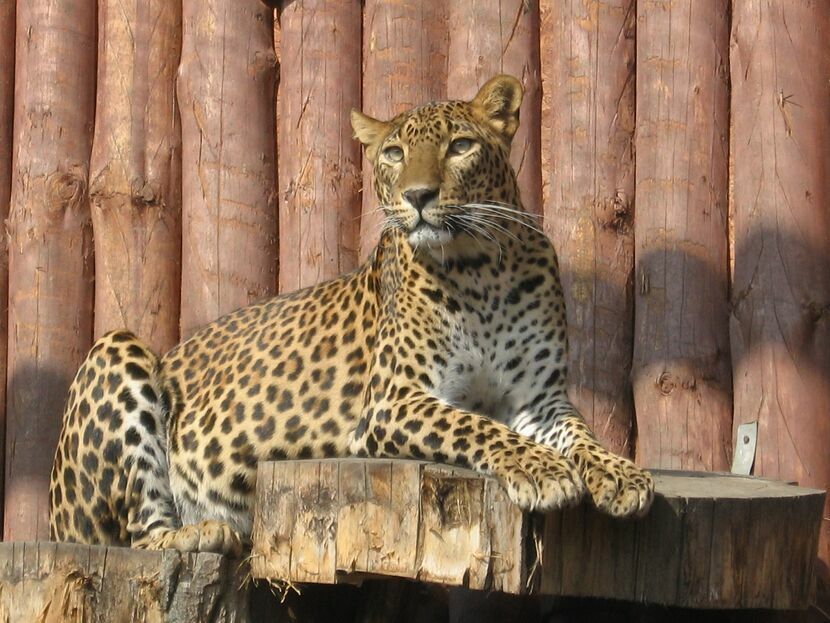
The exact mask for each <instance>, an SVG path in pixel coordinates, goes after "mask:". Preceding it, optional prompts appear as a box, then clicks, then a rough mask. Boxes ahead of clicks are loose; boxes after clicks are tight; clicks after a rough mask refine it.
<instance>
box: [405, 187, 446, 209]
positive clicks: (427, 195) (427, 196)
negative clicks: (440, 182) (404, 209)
mask: <svg viewBox="0 0 830 623" xmlns="http://www.w3.org/2000/svg"><path fill="white" fill-rule="evenodd" d="M401 195H402V196H403V198H404V199H406V200H407V201H408V202H409V205H411V206H412V207H413V208H415V209H416V210H418V214H420V213H421V210H423V209H424V208H425V207H426V206H427V205H429V202H430V201H433V200H434V199H437V198H438V189H437V188H412V189H410V190H406V191H404V192H402V193H401Z"/></svg>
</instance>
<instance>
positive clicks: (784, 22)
mask: <svg viewBox="0 0 830 623" xmlns="http://www.w3.org/2000/svg"><path fill="white" fill-rule="evenodd" d="M732 5H733V10H732V45H731V47H730V51H731V55H730V69H731V77H732V86H731V88H732V91H731V92H732V119H733V123H732V141H731V142H732V152H733V153H732V161H733V163H732V178H731V184H732V187H733V192H732V202H731V208H732V212H733V218H734V233H735V253H734V255H735V275H734V283H733V286H732V301H731V303H732V310H733V311H732V316H731V325H730V338H731V346H732V366H733V369H734V372H733V376H734V379H735V389H734V391H735V397H734V410H735V418H734V424H735V426H738V425H740V424H744V423H747V422H757V423H758V443H757V449H756V455H755V470H754V473H756V474H760V475H765V476H769V477H773V478H781V479H786V480H794V481H797V482H799V483H802V484H805V485H810V486H819V487H823V486H826V485H827V483H828V482H830V453H828V452H827V447H828V444H830V418H827V416H826V414H827V413H828V412H830V384H828V382H827V379H828V377H830V323H828V322H827V313H826V310H827V309H828V305H830V280H828V279H827V278H825V276H826V275H827V274H828V273H830V213H829V212H828V210H827V209H826V206H827V205H828V203H830V176H828V175H827V164H826V163H827V145H828V144H830V116H828V115H827V114H826V112H827V80H826V76H828V75H830V48H828V46H827V41H828V38H830V4H828V3H827V2H778V3H769V2H761V1H759V0H736V1H735V2H733V3H732ZM759 388H763V391H760V390H759ZM824 515H825V517H830V506H828V507H827V509H826V510H825V513H824ZM819 555H820V558H821V560H822V564H821V565H819V569H820V571H819V573H820V578H821V580H822V582H823V584H824V587H825V590H824V591H820V592H824V593H826V594H828V595H830V593H828V592H827V591H830V571H828V569H830V520H828V519H825V521H824V522H823V524H822V532H821V545H820V551H819ZM821 607H822V608H823V609H825V610H826V609H827V608H828V607H830V598H827V599H826V601H825V602H823V603H822V604H821Z"/></svg>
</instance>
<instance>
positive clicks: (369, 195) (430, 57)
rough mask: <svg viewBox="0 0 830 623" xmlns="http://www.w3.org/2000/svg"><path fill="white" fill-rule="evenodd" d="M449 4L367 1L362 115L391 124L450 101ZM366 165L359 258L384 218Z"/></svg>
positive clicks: (429, 0) (425, 0)
mask: <svg viewBox="0 0 830 623" xmlns="http://www.w3.org/2000/svg"><path fill="white" fill-rule="evenodd" d="M447 36H448V35H447V7H446V2H445V0H365V2H364V3H363V111H364V112H366V113H367V114H369V115H372V116H373V117H376V118H378V119H391V118H392V117H394V116H395V115H397V114H398V113H400V112H403V111H405V110H408V109H409V108H412V107H414V106H418V105H420V104H424V103H426V102H429V101H434V100H443V99H446V98H447V45H448V40H447ZM371 180H372V169H371V166H370V165H369V163H368V162H366V161H365V160H364V165H363V217H362V218H361V221H360V257H361V259H362V258H365V257H366V256H367V255H368V254H369V253H370V252H371V251H372V249H373V248H374V246H375V244H377V240H378V235H379V234H380V229H379V224H380V222H381V215H380V213H379V212H378V211H377V200H376V199H375V194H374V192H373V191H372V183H371Z"/></svg>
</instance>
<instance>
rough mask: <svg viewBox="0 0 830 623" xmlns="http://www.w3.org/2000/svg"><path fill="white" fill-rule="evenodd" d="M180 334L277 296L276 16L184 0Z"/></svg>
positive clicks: (255, 4)
mask: <svg viewBox="0 0 830 623" xmlns="http://www.w3.org/2000/svg"><path fill="white" fill-rule="evenodd" d="M182 10H183V20H184V22H183V33H182V37H183V38H182V59H181V66H180V68H179V77H178V81H177V93H178V98H179V109H180V111H181V122H182V161H183V162H184V163H187V164H186V166H184V167H183V168H182V290H181V292H182V294H181V300H182V305H181V333H182V337H188V336H189V335H190V334H192V333H193V331H194V330H196V329H197V328H199V327H200V326H202V325H203V324H205V323H207V322H209V321H211V320H214V319H215V318H216V317H217V316H220V315H221V314H224V313H227V312H229V311H231V310H234V309H236V308H238V307H241V306H243V305H246V304H248V303H250V302H252V301H255V300H259V299H262V298H264V297H266V296H269V295H272V294H274V293H275V292H276V287H277V277H276V266H277V244H276V237H277V202H276V181H275V178H276V167H275V163H274V158H275V155H274V152H275V149H276V147H275V143H274V84H275V75H276V63H275V53H274V40H273V37H274V25H273V16H274V12H273V11H272V10H271V9H269V8H268V7H266V6H265V5H264V4H263V3H262V2H260V0H184V2H183V8H182Z"/></svg>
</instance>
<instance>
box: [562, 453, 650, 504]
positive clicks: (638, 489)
mask: <svg viewBox="0 0 830 623" xmlns="http://www.w3.org/2000/svg"><path fill="white" fill-rule="evenodd" d="M571 456H572V457H573V459H574V462H575V463H576V465H577V466H578V468H579V473H580V475H581V476H582V480H583V481H584V482H585V486H586V487H587V489H588V492H589V493H590V494H591V499H592V500H593V502H594V505H596V507H597V508H598V509H600V510H601V511H603V512H606V513H608V514H609V515H611V516H613V517H642V516H643V515H645V514H646V512H648V509H649V508H650V507H651V503H652V501H653V500H654V480H653V479H652V477H651V474H649V473H648V472H647V471H646V470H644V469H641V468H639V467H637V466H636V465H635V464H634V463H632V462H631V461H629V460H628V459H625V458H623V457H621V456H617V455H616V454H612V453H611V452H608V451H607V450H605V449H604V448H601V447H598V446H591V447H585V448H577V449H575V450H574V451H573V452H572V454H571Z"/></svg>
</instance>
